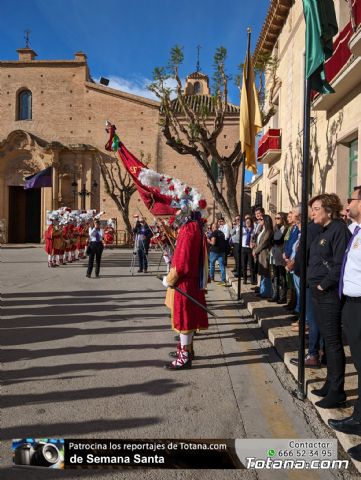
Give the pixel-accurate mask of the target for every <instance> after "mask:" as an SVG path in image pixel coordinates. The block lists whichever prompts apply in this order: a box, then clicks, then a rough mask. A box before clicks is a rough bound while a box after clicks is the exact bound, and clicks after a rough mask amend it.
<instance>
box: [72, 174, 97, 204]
mask: <svg viewBox="0 0 361 480" xmlns="http://www.w3.org/2000/svg"><path fill="white" fill-rule="evenodd" d="M71 187H72V191H73V196H74V200H75V197H76V196H77V195H79V196H80V197H81V209H82V210H85V198H86V197H89V195H93V194H94V192H95V190H96V189H97V188H98V182H97V181H96V180H93V183H92V188H91V190H90V192H89V191H88V190H87V189H86V188H85V183H83V186H82V189H81V190H80V192H78V183H77V182H76V181H75V178H74V181H73V182H72V184H71Z"/></svg>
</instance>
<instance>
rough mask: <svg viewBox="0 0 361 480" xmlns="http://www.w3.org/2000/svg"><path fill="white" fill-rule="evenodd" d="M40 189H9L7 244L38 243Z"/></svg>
mask: <svg viewBox="0 0 361 480" xmlns="http://www.w3.org/2000/svg"><path fill="white" fill-rule="evenodd" d="M40 224H41V189H40V188H34V189H29V190H24V188H23V187H18V186H17V187H9V240H8V241H9V243H40Z"/></svg>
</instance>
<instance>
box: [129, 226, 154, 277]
mask: <svg viewBox="0 0 361 480" xmlns="http://www.w3.org/2000/svg"><path fill="white" fill-rule="evenodd" d="M133 233H134V234H135V240H134V242H135V249H134V250H136V251H137V253H138V261H139V268H138V273H142V272H144V273H147V271H148V250H149V244H150V239H151V238H152V237H153V233H152V231H151V229H150V228H149V226H148V224H147V223H146V221H145V219H144V218H143V217H138V218H137V221H136V224H135V227H134V228H133Z"/></svg>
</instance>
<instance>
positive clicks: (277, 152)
mask: <svg viewBox="0 0 361 480" xmlns="http://www.w3.org/2000/svg"><path fill="white" fill-rule="evenodd" d="M281 153H282V150H281V130H280V129H279V128H270V129H269V130H268V131H267V132H266V133H265V134H264V135H263V137H262V138H261V140H260V142H259V144H258V152H257V160H258V161H259V162H261V163H267V164H269V163H272V162H274V161H275V160H278V159H279V158H280V156H281Z"/></svg>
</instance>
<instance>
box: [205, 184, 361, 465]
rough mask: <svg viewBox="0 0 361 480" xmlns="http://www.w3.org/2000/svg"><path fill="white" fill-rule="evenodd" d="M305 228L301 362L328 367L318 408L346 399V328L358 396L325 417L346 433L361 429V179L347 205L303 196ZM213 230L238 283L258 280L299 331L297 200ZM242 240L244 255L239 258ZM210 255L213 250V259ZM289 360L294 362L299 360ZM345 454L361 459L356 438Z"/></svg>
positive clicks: (260, 290)
mask: <svg viewBox="0 0 361 480" xmlns="http://www.w3.org/2000/svg"><path fill="white" fill-rule="evenodd" d="M307 229H308V231H307V280H306V333H308V353H307V355H306V357H305V366H306V367H309V368H321V367H322V366H327V377H326V380H325V383H324V385H323V386H322V388H319V389H314V390H313V391H312V393H313V394H315V395H317V396H319V397H320V400H319V401H318V402H316V405H317V406H319V407H321V408H339V407H343V406H345V401H346V394H345V390H344V381H345V353H344V347H343V342H342V333H345V336H346V338H347V341H348V343H349V346H350V350H351V356H352V360H353V362H354V364H355V367H356V370H357V373H358V399H357V400H356V404H355V408H354V412H353V415H351V416H350V417H347V418H345V419H342V420H329V425H330V426H331V427H332V428H334V429H335V430H338V431H341V432H344V433H349V434H358V435H361V348H360V346H361V186H358V187H355V189H354V192H353V194H352V196H351V197H350V198H348V199H347V206H346V207H345V208H343V205H342V203H341V201H340V198H339V197H338V196H337V195H336V194H321V195H317V196H315V197H313V198H312V199H311V200H310V202H309V223H308V225H307ZM213 230H218V231H220V230H222V231H223V232H224V231H226V233H224V236H225V238H226V239H228V245H229V248H233V255H234V258H235V269H234V274H235V276H236V277H237V276H241V277H243V283H247V282H248V279H249V278H250V280H251V283H252V284H255V285H256V284H258V283H259V286H257V287H255V290H256V292H257V293H258V296H259V297H261V298H265V299H267V300H268V301H269V302H277V303H279V304H285V305H284V307H285V308H287V309H288V310H289V311H291V312H292V313H293V314H294V316H295V318H294V319H295V320H296V321H295V322H293V323H292V330H293V331H298V330H299V321H298V319H297V318H298V315H299V312H300V283H301V282H300V275H301V259H302V253H301V248H300V243H301V242H300V239H301V205H297V206H295V207H294V208H293V209H292V211H290V212H288V213H284V212H278V213H277V214H276V215H275V216H274V223H273V221H272V218H271V216H270V215H267V214H266V213H265V211H264V209H263V208H257V209H256V211H255V216H254V218H252V217H251V216H250V215H246V216H245V218H244V219H243V222H242V227H240V217H236V218H235V219H234V222H233V225H232V228H228V226H227V228H225V227H224V221H223V219H220V220H219V221H218V225H216V224H213V225H212V231H213ZM241 232H242V237H241V236H240V233H241ZM227 234H228V237H227ZM240 241H241V242H242V247H243V248H242V258H239V242H240ZM217 259H219V256H218V257H217ZM212 260H213V256H212V253H211V265H212ZM221 264H222V262H220V265H221ZM222 268H223V267H222ZM221 271H222V269H221ZM211 272H214V269H212V268H211ZM257 275H258V279H259V282H257ZM211 276H212V273H211ZM222 280H223V273H222ZM291 362H292V363H294V364H296V365H297V364H298V359H297V358H294V359H292V360H291ZM349 453H350V455H351V456H353V458H355V459H358V460H361V445H360V446H357V447H353V449H350V451H349Z"/></svg>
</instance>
